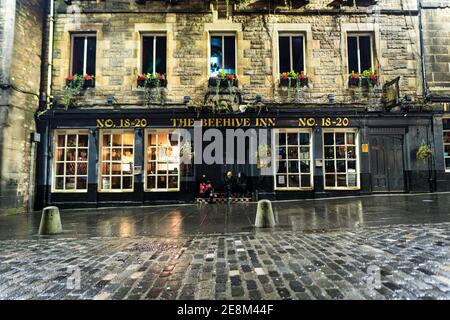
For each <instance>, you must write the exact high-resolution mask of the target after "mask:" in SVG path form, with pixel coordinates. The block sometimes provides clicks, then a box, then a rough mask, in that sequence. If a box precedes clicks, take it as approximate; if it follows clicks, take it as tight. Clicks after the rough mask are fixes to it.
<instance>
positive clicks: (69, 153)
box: [66, 149, 76, 161]
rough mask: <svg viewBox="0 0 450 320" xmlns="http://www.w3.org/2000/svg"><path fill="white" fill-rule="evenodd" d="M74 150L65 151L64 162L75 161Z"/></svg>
mask: <svg viewBox="0 0 450 320" xmlns="http://www.w3.org/2000/svg"><path fill="white" fill-rule="evenodd" d="M75 150H76V149H67V154H66V161H75V159H76V158H75Z"/></svg>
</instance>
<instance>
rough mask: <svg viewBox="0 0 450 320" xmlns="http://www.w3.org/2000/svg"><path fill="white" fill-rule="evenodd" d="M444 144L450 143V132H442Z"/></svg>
mask: <svg viewBox="0 0 450 320" xmlns="http://www.w3.org/2000/svg"><path fill="white" fill-rule="evenodd" d="M444 143H450V131H448V132H444Z"/></svg>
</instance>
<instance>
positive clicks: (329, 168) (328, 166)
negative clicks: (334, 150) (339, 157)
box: [325, 160, 335, 172]
mask: <svg viewBox="0 0 450 320" xmlns="http://www.w3.org/2000/svg"><path fill="white" fill-rule="evenodd" d="M325 172H335V168H334V160H325Z"/></svg>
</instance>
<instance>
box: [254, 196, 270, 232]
mask: <svg viewBox="0 0 450 320" xmlns="http://www.w3.org/2000/svg"><path fill="white" fill-rule="evenodd" d="M255 227H257V228H273V227H275V218H274V215H273V210H272V203H271V202H270V201H269V200H260V201H258V209H257V210H256V219H255Z"/></svg>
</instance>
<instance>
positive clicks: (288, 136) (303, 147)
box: [274, 129, 312, 190]
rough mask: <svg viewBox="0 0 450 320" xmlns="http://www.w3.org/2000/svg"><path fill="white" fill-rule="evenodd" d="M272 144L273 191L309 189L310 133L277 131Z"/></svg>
mask: <svg viewBox="0 0 450 320" xmlns="http://www.w3.org/2000/svg"><path fill="white" fill-rule="evenodd" d="M274 142H275V177H274V178H275V189H277V190H283V189H286V190H292V189H311V188H312V174H311V163H312V151H311V132H310V131H306V130H295V129H279V130H276V131H275V140H274Z"/></svg>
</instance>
